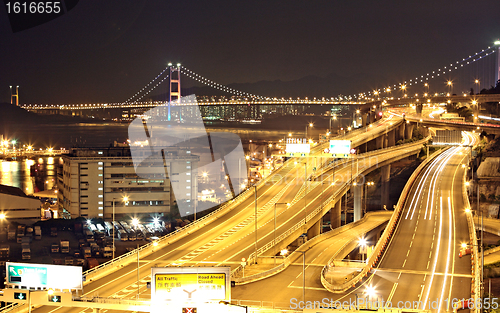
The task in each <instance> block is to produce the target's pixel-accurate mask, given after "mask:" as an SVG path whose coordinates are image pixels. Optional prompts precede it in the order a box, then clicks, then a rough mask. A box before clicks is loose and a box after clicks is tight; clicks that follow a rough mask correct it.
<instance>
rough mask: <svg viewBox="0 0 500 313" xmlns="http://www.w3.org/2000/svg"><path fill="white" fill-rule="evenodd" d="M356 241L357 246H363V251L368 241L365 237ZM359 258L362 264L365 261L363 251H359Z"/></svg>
mask: <svg viewBox="0 0 500 313" xmlns="http://www.w3.org/2000/svg"><path fill="white" fill-rule="evenodd" d="M358 243H359V246H360V247H363V251H365V249H366V244H367V243H368V242H367V241H366V239H365V238H361V239H360V240H359V241H358ZM361 260H362V262H363V264H364V263H365V253H364V252H363V253H361Z"/></svg>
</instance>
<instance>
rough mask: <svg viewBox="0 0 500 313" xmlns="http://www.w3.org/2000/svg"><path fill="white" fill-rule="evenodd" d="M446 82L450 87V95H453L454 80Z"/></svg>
mask: <svg viewBox="0 0 500 313" xmlns="http://www.w3.org/2000/svg"><path fill="white" fill-rule="evenodd" d="M446 84H447V85H448V87H449V88H450V95H453V82H452V81H451V80H449V81H448V82H447V83H446Z"/></svg>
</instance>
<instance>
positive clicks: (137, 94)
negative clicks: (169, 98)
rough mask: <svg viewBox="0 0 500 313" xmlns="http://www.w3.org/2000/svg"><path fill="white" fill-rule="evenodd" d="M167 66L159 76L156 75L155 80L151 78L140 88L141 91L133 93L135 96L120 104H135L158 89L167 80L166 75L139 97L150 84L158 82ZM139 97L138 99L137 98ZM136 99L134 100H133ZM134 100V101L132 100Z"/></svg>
mask: <svg viewBox="0 0 500 313" xmlns="http://www.w3.org/2000/svg"><path fill="white" fill-rule="evenodd" d="M168 68H169V67H168V66H167V67H166V68H165V69H164V70H163V71H161V72H160V74H158V75H156V77H155V78H153V80H151V81H150V82H149V83H147V84H146V85H145V86H144V87H142V89H141V90H139V91H138V92H136V93H135V95H133V96H132V97H130V98H128V99H127V100H126V101H124V102H123V103H122V105H125V104H129V103H137V102H138V101H139V100H141V99H142V98H144V97H145V96H146V95H148V94H149V93H150V92H151V91H153V90H154V89H155V88H156V87H158V86H159V85H160V84H161V83H163V82H164V81H165V80H166V79H167V78H168V75H167V76H165V77H163V79H162V80H160V81H159V82H158V83H156V85H154V86H153V87H151V88H150V89H149V90H148V91H147V92H145V93H144V94H143V95H142V96H140V97H139V95H140V94H141V93H142V92H143V91H144V90H146V89H147V88H148V87H149V86H150V85H151V84H153V83H154V82H155V81H156V80H158V79H159V78H160V77H161V76H162V75H163V74H164V73H165V72H166V71H167V70H168ZM137 97H139V98H137ZM135 98H136V99H135ZM134 99H135V100H134Z"/></svg>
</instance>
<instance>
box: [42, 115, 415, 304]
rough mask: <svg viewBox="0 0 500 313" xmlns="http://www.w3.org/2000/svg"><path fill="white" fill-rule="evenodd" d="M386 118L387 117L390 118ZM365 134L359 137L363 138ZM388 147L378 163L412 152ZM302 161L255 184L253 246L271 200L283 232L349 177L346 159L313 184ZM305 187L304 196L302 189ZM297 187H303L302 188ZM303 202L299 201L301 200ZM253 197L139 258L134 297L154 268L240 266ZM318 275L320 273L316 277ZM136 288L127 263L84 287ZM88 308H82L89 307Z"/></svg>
mask: <svg viewBox="0 0 500 313" xmlns="http://www.w3.org/2000/svg"><path fill="white" fill-rule="evenodd" d="M390 119H391V117H389V120H390ZM399 120H400V119H396V118H394V119H393V120H392V121H391V122H388V121H387V120H383V121H381V122H378V123H377V124H375V125H376V126H374V127H370V128H369V129H368V130H362V131H354V132H352V133H351V134H348V135H347V136H345V137H344V138H343V139H346V138H354V137H355V138H360V139H361V140H366V138H369V137H371V136H374V135H373V134H374V133H384V132H386V131H387V130H388V128H390V127H389V125H385V124H384V123H393V121H394V122H401V121H399ZM363 138H364V139H363ZM320 149H322V147H317V148H316V149H315V151H321V150H320ZM398 149H399V150H396V151H392V150H391V151H390V152H391V153H381V154H379V155H378V161H379V162H381V161H384V160H388V159H391V158H394V157H395V156H399V155H401V154H402V153H404V151H405V149H406V150H407V151H409V152H411V153H415V151H416V148H415V147H412V148H405V147H403V148H401V147H398ZM306 160H307V159H304V158H303V159H299V160H298V162H297V164H295V162H288V163H285V165H284V166H283V167H281V168H280V169H278V170H277V171H275V172H274V173H273V176H272V177H271V178H270V179H269V182H270V183H268V184H261V185H259V186H258V187H257V195H258V197H257V203H258V232H257V234H258V247H262V246H263V245H265V244H267V243H269V242H270V241H272V240H273V237H274V232H273V229H274V223H273V222H274V214H273V207H274V203H277V202H278V203H281V202H283V203H286V202H290V203H292V205H291V206H290V207H288V206H286V205H278V206H277V224H278V227H277V235H279V234H280V233H281V232H283V231H286V229H288V228H289V227H290V226H291V225H296V224H298V223H300V222H301V221H303V219H304V217H305V211H304V204H303V203H304V202H307V207H306V210H307V212H308V213H309V212H310V210H313V209H315V208H317V207H320V206H321V203H322V202H323V201H324V200H326V199H327V198H328V197H330V196H331V194H332V192H333V190H334V188H340V185H341V184H340V182H339V177H343V179H346V178H347V177H350V176H351V169H354V170H355V167H353V166H351V164H350V163H349V162H347V163H344V164H339V166H338V167H337V169H336V176H335V177H336V179H335V180H336V181H337V182H338V185H336V186H331V179H332V178H331V177H330V178H329V177H328V175H327V177H326V178H325V180H326V181H329V182H330V183H328V184H322V183H317V182H307V183H304V164H303V163H301V162H304V161H306ZM305 163H307V164H306V165H305V166H306V167H307V169H308V176H309V173H312V167H313V166H312V164H311V163H312V162H305ZM306 188H307V189H308V192H307V195H306V197H305V198H304V197H303V195H304V190H305V189H306ZM301 190H302V191H301ZM302 201H304V202H302ZM253 221H254V195H253V193H249V194H247V195H246V196H245V199H244V200H243V201H242V202H241V203H238V204H237V205H236V204H235V205H234V208H230V209H228V210H227V213H225V214H223V215H221V216H220V218H218V219H216V220H215V221H214V222H212V223H209V224H207V225H206V226H204V227H203V228H201V229H200V230H197V231H196V230H193V231H191V232H190V233H189V235H187V236H186V237H184V238H182V239H179V240H177V241H175V242H173V243H171V244H169V245H167V246H166V247H165V248H161V249H160V248H159V249H158V251H155V252H154V253H153V254H151V255H148V256H140V255H139V258H140V262H139V277H140V281H139V298H140V299H145V298H146V299H149V298H150V290H149V289H147V288H146V282H147V281H149V280H150V277H149V275H150V270H151V267H153V266H182V265H184V266H194V265H197V266H231V267H232V268H235V267H236V266H238V265H239V263H240V260H241V258H242V257H248V255H249V254H250V253H251V252H253V251H254V249H255V239H254V238H255V234H254V233H253V229H254V227H253V226H254V224H253ZM318 277H319V276H318ZM137 290H138V288H137V264H136V263H134V262H133V263H131V264H129V265H126V266H124V267H118V268H115V270H112V271H110V272H109V273H108V274H107V275H106V276H105V277H103V278H102V279H97V280H95V281H92V282H88V283H87V284H86V285H85V287H84V294H85V296H99V297H116V298H123V299H129V298H131V299H133V298H136V296H137V293H138V291H137ZM89 310H90V309H87V311H89ZM35 311H36V312H66V311H68V312H70V311H71V312H77V311H78V312H81V311H85V310H80V309H71V308H57V307H52V306H43V307H41V308H37V309H36V310H35Z"/></svg>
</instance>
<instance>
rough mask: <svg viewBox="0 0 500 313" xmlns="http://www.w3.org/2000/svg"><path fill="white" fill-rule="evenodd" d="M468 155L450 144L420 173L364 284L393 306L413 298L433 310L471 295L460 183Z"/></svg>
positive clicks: (441, 310)
mask: <svg viewBox="0 0 500 313" xmlns="http://www.w3.org/2000/svg"><path fill="white" fill-rule="evenodd" d="M468 137H469V138H470V140H473V139H472V138H473V137H472V136H469V135H468ZM467 157H468V148H464V147H454V148H450V149H449V150H447V151H445V152H444V153H442V154H441V155H440V156H438V157H437V158H436V159H435V160H433V162H432V163H431V164H429V165H428V166H427V167H426V169H425V171H423V172H422V173H421V174H420V175H419V177H418V179H417V181H416V182H415V183H414V184H413V186H412V188H411V191H410V195H409V197H408V199H407V201H406V203H405V206H404V211H403V214H402V218H401V221H400V223H399V224H398V228H397V230H396V233H395V235H394V237H393V239H392V241H391V242H390V244H389V247H388V250H387V252H386V253H385V254H384V256H383V258H382V260H381V262H380V263H379V266H378V268H377V269H376V271H375V274H374V275H372V276H371V277H370V279H369V280H368V281H367V282H365V283H364V284H363V285H364V286H363V287H362V288H364V289H365V290H367V286H369V287H370V288H371V287H372V288H373V290H375V294H376V297H381V298H383V299H384V301H390V302H391V303H392V305H393V306H394V305H397V304H398V302H400V301H402V302H403V303H404V302H405V301H411V302H412V306H413V305H415V304H417V305H418V307H415V306H414V307H412V308H413V309H416V308H418V309H422V308H424V307H425V309H431V310H432V311H434V312H443V311H450V310H451V301H452V300H453V299H462V298H469V297H470V283H471V262H470V256H467V257H463V258H459V257H458V252H459V248H460V244H461V243H462V242H468V241H469V234H468V225H467V220H466V216H465V212H464V209H463V207H464V205H463V195H462V188H463V184H462V183H461V181H462V177H463V171H464V169H463V168H462V167H461V164H462V163H464V162H465V161H466V160H467ZM413 301H417V302H415V303H413Z"/></svg>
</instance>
